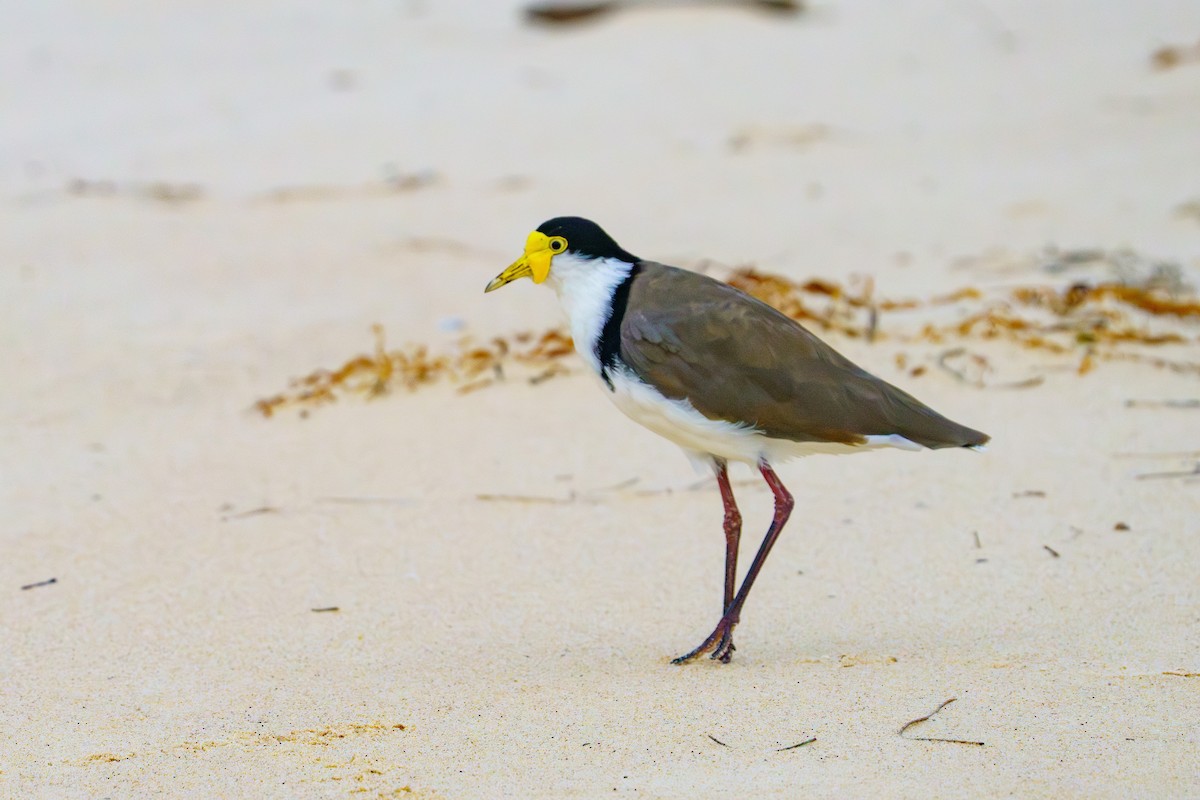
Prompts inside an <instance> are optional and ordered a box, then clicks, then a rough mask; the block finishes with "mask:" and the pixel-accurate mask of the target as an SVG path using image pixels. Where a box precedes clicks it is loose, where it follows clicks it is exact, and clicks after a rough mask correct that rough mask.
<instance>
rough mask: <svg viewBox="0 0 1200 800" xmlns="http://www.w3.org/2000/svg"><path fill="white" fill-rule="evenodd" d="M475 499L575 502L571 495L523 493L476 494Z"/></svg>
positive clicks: (555, 503)
mask: <svg viewBox="0 0 1200 800" xmlns="http://www.w3.org/2000/svg"><path fill="white" fill-rule="evenodd" d="M475 499H476V500H486V501H488V502H500V503H547V504H550V505H568V504H570V503H573V502H575V498H573V497H566V498H564V497H536V496H534V495H525V494H477V495H475Z"/></svg>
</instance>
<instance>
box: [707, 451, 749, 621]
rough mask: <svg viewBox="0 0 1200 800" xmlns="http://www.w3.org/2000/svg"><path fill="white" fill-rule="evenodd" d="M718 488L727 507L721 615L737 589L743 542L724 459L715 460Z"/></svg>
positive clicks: (726, 609) (739, 518)
mask: <svg viewBox="0 0 1200 800" xmlns="http://www.w3.org/2000/svg"><path fill="white" fill-rule="evenodd" d="M713 467H714V469H715V470H716V473H717V487H718V488H719V489H720V490H721V502H722V503H724V505H725V599H724V601H723V602H722V603H721V614H724V613H725V612H726V611H728V610H729V604H730V603H732V602H733V592H734V590H735V589H736V588H737V559H738V544H739V543H740V542H741V540H742V514H741V512H740V511H738V507H737V501H736V500H734V498H733V487H732V486H730V485H729V470H728V468H727V467H726V464H725V460H724V459H714V461H713Z"/></svg>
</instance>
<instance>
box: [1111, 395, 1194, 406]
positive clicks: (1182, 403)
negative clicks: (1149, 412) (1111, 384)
mask: <svg viewBox="0 0 1200 800" xmlns="http://www.w3.org/2000/svg"><path fill="white" fill-rule="evenodd" d="M1125 407H1126V408H1200V398H1194V397H1189V398H1187V399H1184V400H1126V401H1125Z"/></svg>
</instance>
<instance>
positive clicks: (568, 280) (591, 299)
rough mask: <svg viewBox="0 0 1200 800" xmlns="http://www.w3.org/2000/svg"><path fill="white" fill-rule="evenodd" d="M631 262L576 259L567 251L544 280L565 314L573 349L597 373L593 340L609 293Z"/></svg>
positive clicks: (606, 309)
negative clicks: (573, 341)
mask: <svg viewBox="0 0 1200 800" xmlns="http://www.w3.org/2000/svg"><path fill="white" fill-rule="evenodd" d="M631 269H633V267H632V265H630V264H629V263H627V262H625V261H621V260H620V259H616V258H580V257H579V256H575V255H572V254H571V253H563V254H562V255H557V256H555V257H554V261H553V262H552V263H551V265H550V275H549V276H548V277H547V278H546V283H548V284H550V287H551V288H552V289H554V292H555V294H557V295H558V302H559V304H560V305H561V306H562V308H563V311H565V312H566V314H567V320H568V322H569V323H570V325H571V336H572V338H574V339H575V350H576V351H577V352H578V353H579V355H581V356H583V360H584V361H586V362H587V363H588V365H589V366H591V368H592V369H594V370H595V371H596V372H597V373H599V372H600V361H599V359H597V358H596V340H597V339H599V338H600V332H601V331H603V330H604V323H606V322H608V318H609V315H610V314H611V313H612V297H613V292H615V291H616V289H617V287H618V286H619V285H621V282H622V281H623V280H625V278H626V277H628V276H629V272H630V270H631Z"/></svg>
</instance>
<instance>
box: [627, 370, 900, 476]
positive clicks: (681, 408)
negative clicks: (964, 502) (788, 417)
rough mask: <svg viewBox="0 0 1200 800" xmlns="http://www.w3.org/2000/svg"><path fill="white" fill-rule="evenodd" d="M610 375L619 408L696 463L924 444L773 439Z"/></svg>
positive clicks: (893, 437)
mask: <svg viewBox="0 0 1200 800" xmlns="http://www.w3.org/2000/svg"><path fill="white" fill-rule="evenodd" d="M611 377H612V381H613V390H612V391H611V392H609V393H608V394H609V396H610V397H611V398H612V401H613V403H614V404H615V405H616V406H617V408H619V409H621V411H622V412H624V413H625V415H626V416H628V417H629V418H630V419H632V420H633V421H634V422H637V423H639V424H641V425H643V426H644V427H646V428H649V429H650V430H652V431H654V432H655V433H657V434H658V435H659V436H662V437H664V438H666V439H670V440H671V441H672V442H674V443H675V444H677V445H679V446H680V447H682V448H683V449H684V451H685V452H687V454H688V456H689V457H691V458H692V459H694V460H696V459H699V460H704V459H706V458H707V457H708V456H717V457H719V458H723V459H725V460H726V461H740V462H743V463H746V464H750V465H755V464H758V463H759V462H760V461H764V460H765V461H766V462H767V463H770V464H778V463H780V462H782V461H787V460H789V459H793V458H800V457H802V456H809V455H815V454H817V453H826V454H831V455H841V454H848V453H861V452H866V451H868V450H876V449H879V448H881V447H896V448H900V449H902V450H921V449H922V447H921V445H919V444H917V443H915V442H912V441H909V440H908V439H905V438H904V437H903V436H900V435H898V434H889V435H881V436H867V437H866V442H864V443H863V444H859V445H851V444H841V443H838V442H793V441H791V440H788V439H772V438H769V437H767V436H765V435H763V434H762V433H761V432H760V431H758V430H757V429H755V428H754V427H753V426H751V425H747V424H743V423H734V422H725V421H723V420H712V419H709V418H708V417H706V416H704V415H703V414H701V413H700V412H699V411H697V410H696V409H695V408H693V407H692V404H691V403H689V402H688V401H687V400H672V399H670V398H667V397H664V396H663V395H661V394H659V392H658V391H657V390H656V389H655V388H654V387H652V386H650V385H648V384H646V383H644V382H642V381H641V380H640V379H638V378H637V376H635V375H632V374H631V373H630V372H629V371H628V370H626V369H624V368H619V369H617V370H614V371H612V372H611Z"/></svg>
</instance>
